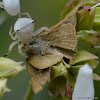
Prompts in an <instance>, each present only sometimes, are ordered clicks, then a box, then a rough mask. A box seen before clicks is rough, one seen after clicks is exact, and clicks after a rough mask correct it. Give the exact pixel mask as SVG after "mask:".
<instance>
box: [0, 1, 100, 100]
mask: <svg viewBox="0 0 100 100" xmlns="http://www.w3.org/2000/svg"><path fill="white" fill-rule="evenodd" d="M69 1H70V0H20V2H21V12H28V13H29V14H30V15H31V17H32V19H35V20H36V22H35V30H37V29H38V28H40V27H43V26H47V27H51V26H53V25H55V24H56V23H57V22H59V18H60V13H61V11H62V10H63V8H64V7H65V5H66V4H67V2H69ZM17 19H18V16H16V17H12V16H10V15H8V14H7V13H6V11H3V10H2V9H1V8H0V56H4V55H5V54H6V53H7V52H8V47H9V45H10V44H11V43H12V42H13V41H12V40H11V38H10V36H9V34H8V33H9V30H10V27H11V26H13V25H14V23H15V22H16V20H17ZM78 49H79V50H81V49H83V50H87V51H89V52H91V53H94V54H97V55H99V54H100V53H97V52H100V49H99V50H97V51H96V52H95V50H96V49H92V48H91V45H88V44H87V43H84V42H83V41H79V44H78ZM7 57H9V58H11V59H14V60H15V61H19V62H20V61H23V62H24V64H23V65H25V59H24V58H23V57H22V56H21V55H20V54H18V52H17V50H15V51H14V52H12V53H11V54H10V55H8V56H7ZM99 57H100V56H99ZM99 61H100V60H99ZM95 72H96V73H98V74H99V75H100V66H98V67H97V68H96V69H95ZM29 80H30V77H29V73H28V70H27V69H26V70H24V71H22V72H21V73H19V74H18V75H17V76H15V77H14V78H11V79H9V80H8V83H7V85H8V88H10V89H11V90H12V91H11V92H10V93H5V94H4V96H3V98H2V99H1V100H23V99H24V95H25V94H26V91H27V89H28V85H29ZM94 84H95V97H98V100H100V93H99V92H100V82H96V81H95V82H94ZM33 99H34V100H52V97H50V95H49V93H48V90H47V88H46V86H45V88H44V90H43V91H41V92H40V93H38V94H36V95H34V97H33V98H32V100H33Z"/></svg>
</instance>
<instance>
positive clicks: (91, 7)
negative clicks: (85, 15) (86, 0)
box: [91, 3, 100, 9]
mask: <svg viewBox="0 0 100 100" xmlns="http://www.w3.org/2000/svg"><path fill="white" fill-rule="evenodd" d="M99 5H100V3H98V4H96V5H94V6H92V7H91V9H93V8H95V7H97V6H99Z"/></svg>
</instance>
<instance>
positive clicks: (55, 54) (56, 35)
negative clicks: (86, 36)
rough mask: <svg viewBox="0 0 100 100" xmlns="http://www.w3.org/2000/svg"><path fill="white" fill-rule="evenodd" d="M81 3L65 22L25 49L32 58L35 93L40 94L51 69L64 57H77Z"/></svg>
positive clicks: (34, 40)
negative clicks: (78, 18)
mask: <svg viewBox="0 0 100 100" xmlns="http://www.w3.org/2000/svg"><path fill="white" fill-rule="evenodd" d="M82 4H83V1H81V2H80V3H79V4H78V5H77V6H76V7H75V8H74V9H73V10H72V11H71V12H70V13H69V14H68V15H67V16H66V17H65V18H64V19H63V20H61V21H60V22H59V23H58V24H56V25H54V26H53V27H51V28H50V32H46V31H44V32H42V33H41V34H39V35H38V36H37V37H34V39H33V41H31V42H30V43H29V44H28V45H26V46H25V47H24V49H25V50H26V52H27V54H28V55H29V56H30V57H29V58H27V59H26V62H27V67H28V70H29V73H30V77H31V81H32V88H33V92H34V93H38V92H40V91H41V90H42V89H43V87H44V85H45V84H46V82H47V80H48V79H49V77H50V67H51V66H53V65H55V64H57V63H58V62H60V61H61V60H62V58H63V57H65V58H67V59H70V60H71V59H72V58H73V57H74V55H75V48H76V45H77V36H76V30H75V26H76V23H77V10H78V8H79V7H80V6H82Z"/></svg>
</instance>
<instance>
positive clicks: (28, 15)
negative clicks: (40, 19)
mask: <svg viewBox="0 0 100 100" xmlns="http://www.w3.org/2000/svg"><path fill="white" fill-rule="evenodd" d="M21 15H27V17H28V18H30V19H32V18H31V16H30V14H29V13H21V12H20V13H19V18H21Z"/></svg>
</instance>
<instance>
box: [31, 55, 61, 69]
mask: <svg viewBox="0 0 100 100" xmlns="http://www.w3.org/2000/svg"><path fill="white" fill-rule="evenodd" d="M62 58H63V56H62V55H45V56H41V55H34V56H32V57H31V58H30V59H29V63H30V64H31V65H32V66H34V67H35V68H37V69H45V68H48V67H51V66H53V65H55V64H57V63H58V62H60V61H61V60H62Z"/></svg>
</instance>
